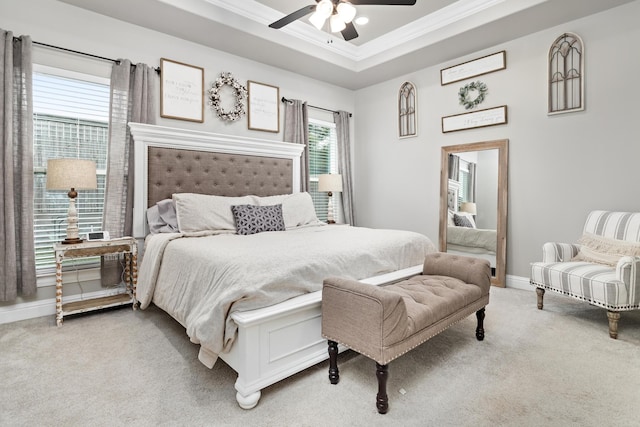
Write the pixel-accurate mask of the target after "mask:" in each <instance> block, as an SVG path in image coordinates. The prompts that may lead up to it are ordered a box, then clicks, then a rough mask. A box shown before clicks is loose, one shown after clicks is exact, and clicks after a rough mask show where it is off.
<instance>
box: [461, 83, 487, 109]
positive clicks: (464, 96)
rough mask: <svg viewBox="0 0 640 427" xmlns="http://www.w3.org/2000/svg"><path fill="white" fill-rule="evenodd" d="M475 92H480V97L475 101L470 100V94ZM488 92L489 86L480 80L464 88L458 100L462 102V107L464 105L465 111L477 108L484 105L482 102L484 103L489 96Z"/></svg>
mask: <svg viewBox="0 0 640 427" xmlns="http://www.w3.org/2000/svg"><path fill="white" fill-rule="evenodd" d="M474 90H475V91H478V95H477V96H476V97H475V98H474V99H469V92H472V91H474ZM487 90H488V89H487V85H486V84H484V83H482V82H481V81H480V80H478V81H477V82H471V83H469V84H466V85H464V86H462V87H461V88H460V91H458V100H459V101H460V105H464V109H465V110H471V109H473V108H476V107H477V106H478V105H480V104H481V103H482V101H484V98H485V96H487Z"/></svg>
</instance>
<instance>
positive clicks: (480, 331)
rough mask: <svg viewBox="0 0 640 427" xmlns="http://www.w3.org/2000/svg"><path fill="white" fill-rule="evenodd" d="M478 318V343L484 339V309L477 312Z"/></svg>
mask: <svg viewBox="0 0 640 427" xmlns="http://www.w3.org/2000/svg"><path fill="white" fill-rule="evenodd" d="M476 317H477V318H478V327H477V328H476V338H477V339H478V341H482V340H483V339H484V308H481V309H480V310H478V311H476Z"/></svg>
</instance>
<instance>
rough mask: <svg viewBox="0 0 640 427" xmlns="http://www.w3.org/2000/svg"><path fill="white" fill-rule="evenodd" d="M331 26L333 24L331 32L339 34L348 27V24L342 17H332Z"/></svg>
mask: <svg viewBox="0 0 640 427" xmlns="http://www.w3.org/2000/svg"><path fill="white" fill-rule="evenodd" d="M329 24H331V32H332V33H337V32H338V31H342V30H344V29H345V28H346V27H347V24H345V23H344V21H343V20H342V18H341V17H340V15H337V14H336V15H331V18H330V21H329Z"/></svg>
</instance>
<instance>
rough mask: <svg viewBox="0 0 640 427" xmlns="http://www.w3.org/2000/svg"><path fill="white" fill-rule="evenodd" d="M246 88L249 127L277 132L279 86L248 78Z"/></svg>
mask: <svg viewBox="0 0 640 427" xmlns="http://www.w3.org/2000/svg"><path fill="white" fill-rule="evenodd" d="M247 90H248V92H249V115H248V118H249V120H248V127H249V129H252V130H261V131H265V132H276V133H277V132H279V131H280V88H278V87H277V86H271V85H268V84H264V83H258V82H254V81H251V80H249V81H247Z"/></svg>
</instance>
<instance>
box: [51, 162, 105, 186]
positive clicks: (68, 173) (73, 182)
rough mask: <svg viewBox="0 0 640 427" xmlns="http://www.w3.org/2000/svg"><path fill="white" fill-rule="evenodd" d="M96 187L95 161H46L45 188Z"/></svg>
mask: <svg viewBox="0 0 640 427" xmlns="http://www.w3.org/2000/svg"><path fill="white" fill-rule="evenodd" d="M97 187H98V183H97V178H96V162H94V161H93V160H81V159H50V160H48V161H47V190H66V191H69V190H70V189H72V188H73V189H75V190H93V189H96V188H97Z"/></svg>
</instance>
